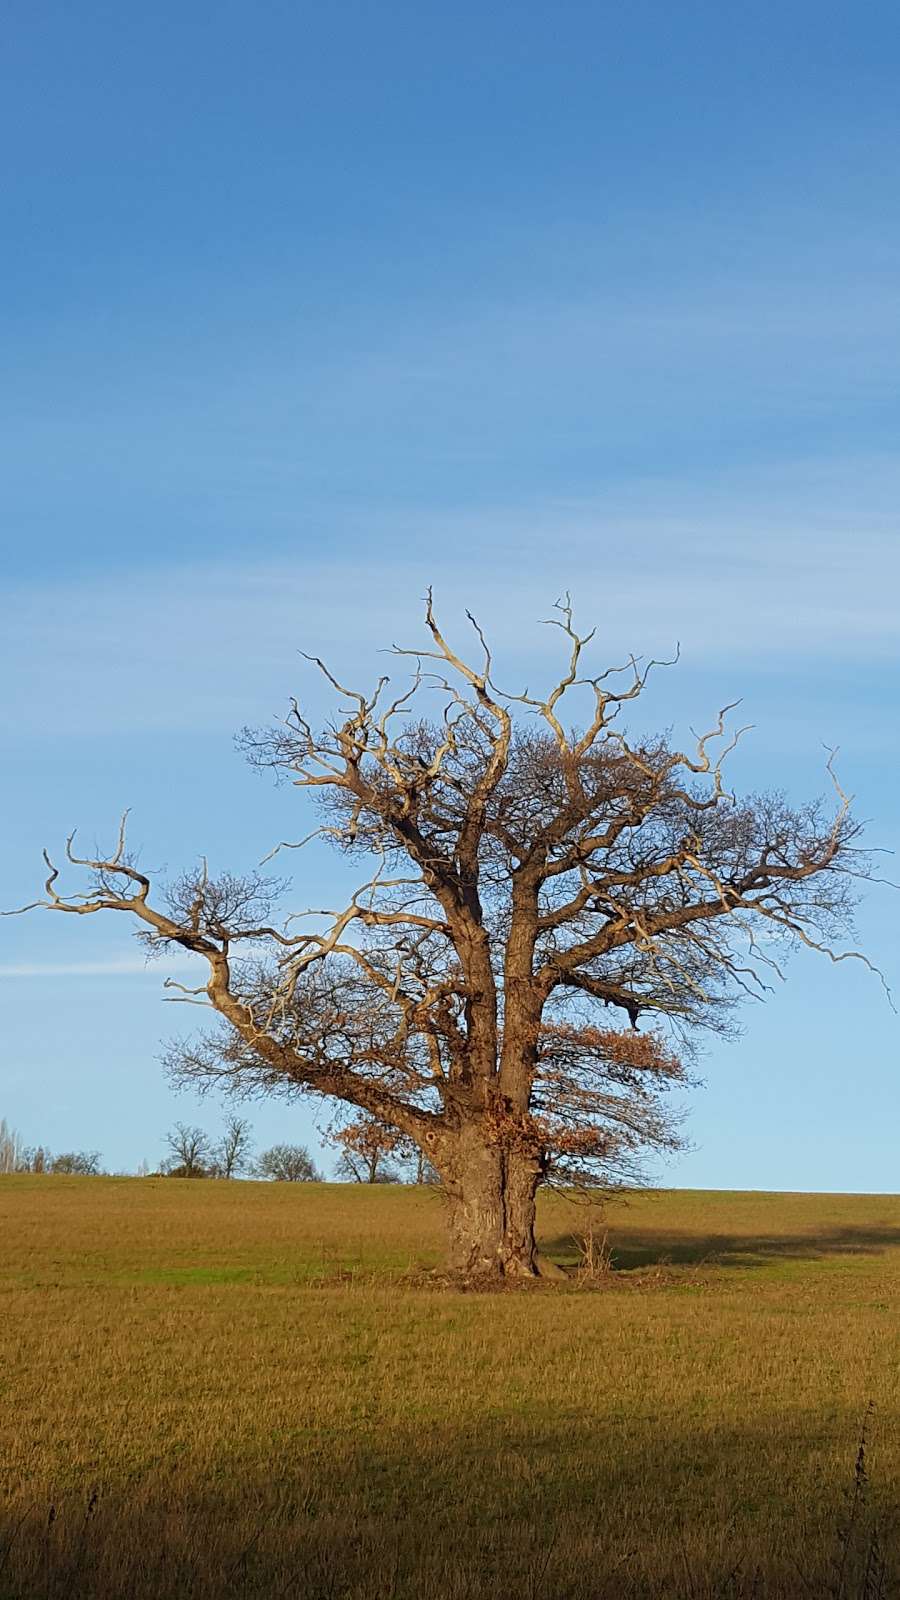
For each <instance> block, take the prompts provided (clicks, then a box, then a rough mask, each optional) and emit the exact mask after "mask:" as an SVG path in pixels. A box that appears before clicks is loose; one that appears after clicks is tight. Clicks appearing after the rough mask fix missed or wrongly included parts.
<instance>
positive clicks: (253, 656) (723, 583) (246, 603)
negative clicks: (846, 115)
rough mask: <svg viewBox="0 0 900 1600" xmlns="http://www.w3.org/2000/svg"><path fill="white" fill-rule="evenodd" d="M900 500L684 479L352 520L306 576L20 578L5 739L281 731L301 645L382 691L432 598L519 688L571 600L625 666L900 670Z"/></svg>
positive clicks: (899, 495) (192, 570)
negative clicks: (466, 616)
mask: <svg viewBox="0 0 900 1600" xmlns="http://www.w3.org/2000/svg"><path fill="white" fill-rule="evenodd" d="M863 480H865V484H866V494H865V503H864V504H859V503H857V501H856V500H855V498H854V485H855V484H858V483H859V482H861V481H863ZM898 501H900V469H897V468H896V467H891V466H890V465H888V464H886V463H885V462H883V461H879V462H869V463H868V464H867V465H866V467H865V471H864V470H863V468H862V466H861V465H860V463H858V462H855V463H851V462H847V463H845V464H844V465H843V467H842V466H841V464H840V463H838V464H834V463H829V464H827V465H822V464H817V463H806V464H801V465H799V466H798V467H797V468H796V469H795V471H794V472H793V474H789V473H786V472H785V471H781V472H780V473H778V474H770V475H769V477H768V478H767V479H759V478H757V479H755V480H754V482H753V483H752V484H747V483H744V484H743V485H742V484H740V483H734V482H727V483H726V482H721V483H719V484H718V485H713V486H712V487H710V486H707V487H706V488H705V489H704V492H703V494H702V495H700V494H698V493H696V492H695V493H691V492H689V491H688V489H687V488H685V486H683V485H682V486H681V487H680V488H679V486H678V485H675V484H672V483H668V484H666V483H662V484H657V485H656V486H653V487H650V488H648V487H647V485H646V484H644V485H643V486H636V487H635V488H634V489H633V490H632V491H629V490H628V488H627V487H624V488H623V487H620V488H619V489H618V490H617V491H616V492H614V493H613V492H611V493H610V494H609V495H608V496H607V497H605V498H604V499H602V500H600V499H595V500H592V501H590V502H587V501H574V500H573V501H555V502H553V503H548V504H546V505H544V506H543V507H531V508H529V509H527V510H522V509H521V508H517V507H508V508H495V509H494V510H492V511H487V510H484V509H480V510H477V509H476V510H472V511H471V512H457V513H455V514H450V513H447V514H443V515H439V514H434V513H433V514H431V515H430V516H427V517H423V518H422V519H413V518H412V517H411V516H410V515H409V513H405V514H404V515H403V516H402V517H392V516H388V514H387V513H385V512H382V513H381V514H371V515H367V516H363V515H362V514H360V515H359V516H356V517H354V516H352V515H349V514H345V515H344V516H343V517H342V519H341V521H340V523H334V524H333V525H332V526H331V527H323V529H322V536H321V539H320V540H319V541H318V546H319V548H320V549H325V550H328V549H332V548H333V549H335V550H336V552H337V553H336V555H335V556H333V557H331V556H318V557H317V556H316V555H311V556H307V558H306V559H305V560H303V561H301V562H299V563H296V564H295V563H290V564H289V563H287V562H286V561H281V560H278V561H260V562H248V563H246V564H243V565H238V564H232V565H230V566H224V565H221V564H218V565H215V566H214V565H209V566H201V565H195V566H191V567H187V566H186V567H174V566H172V567H168V568H166V569H164V570H159V571H156V572H149V573H144V574H142V575H140V577H135V576H133V575H123V576H111V577H108V578H94V579H90V580H84V581H81V582H76V581H73V582H71V583H64V582H58V583H44V584H29V585H26V584H20V585H18V586H16V587H14V588H11V589H10V590H9V591H8V594H7V600H6V605H5V610H6V615H7V621H6V623H5V627H4V634H3V639H2V641H0V682H2V683H4V684H5V685H8V686H11V685H12V684H13V683H15V686H16V687H15V692H10V691H9V690H8V692H7V693H6V695H4V696H3V697H2V702H0V724H2V725H3V726H5V727H6V728H7V729H18V730H21V731H27V730H29V729H30V728H32V727H33V726H35V725H36V723H37V722H40V723H41V724H45V723H46V719H47V717H48V716H50V717H52V721H53V725H54V726H55V727H56V728H57V729H61V730H64V731H67V732H87V733H105V732H117V731H122V732H139V731H143V730H158V731H167V732H171V731H178V730H198V729H210V730H212V729H215V730H219V729H233V728H234V727H235V726H239V725H240V724H241V722H242V721H245V720H250V721H256V720H259V719H260V718H262V719H265V718H266V717H267V716H268V715H270V714H271V713H273V712H275V711H277V709H278V708H279V707H281V706H283V705H284V703H285V700H286V697H287V695H288V694H289V693H291V692H292V691H293V690H294V689H295V688H296V687H297V682H298V680H299V679H300V678H301V674H302V673H303V671H304V666H303V663H302V662H300V661H299V659H298V654H297V652H298V650H299V649H300V648H301V647H305V648H311V649H315V650H316V651H317V652H320V653H322V654H323V655H328V656H329V657H330V658H331V659H332V660H335V661H339V662H340V663H341V665H342V670H348V671H355V670H356V669H357V668H358V669H359V671H360V674H361V675H362V677H363V678H365V679H366V680H367V679H368V677H369V676H371V674H372V672H373V670H374V671H377V670H380V667H381V665H383V658H381V663H379V657H378V655H377V651H378V650H380V649H383V648H384V646H385V645H386V644H389V643H390V641H391V640H392V639H397V638H401V639H402V640H403V642H404V643H411V642H415V639H416V638H417V637H418V636H419V633H420V619H419V616H418V602H419V599H420V596H421V595H422V593H423V590H424V588H425V585H426V584H427V583H428V582H433V583H434V584H435V587H436V592H437V594H438V596H439V599H440V603H441V608H442V614H443V615H444V616H445V617H447V618H448V619H452V618H453V617H454V615H456V616H458V617H460V618H461V617H462V614H463V608H464V607H466V606H470V607H472V609H473V610H475V611H476V612H477V613H478V614H479V615H480V616H481V617H482V618H483V619H484V621H485V622H486V623H487V624H488V626H489V629H490V632H491V635H492V639H493V641H494V642H495V644H496V646H497V650H498V653H499V657H502V658H503V662H504V663H506V664H508V666H509V668H510V670H511V671H512V672H513V673H514V674H518V673H519V672H520V671H521V670H523V669H525V670H528V669H529V666H530V664H531V663H534V664H535V666H536V668H537V670H542V659H543V660H546V658H547V655H548V654H549V652H550V651H551V650H552V649H553V647H554V644H555V643H556V641H555V640H554V638H553V636H552V634H551V633H550V632H549V631H548V630H543V631H542V630H540V629H535V628H533V627H532V626H530V624H531V622H532V620H533V619H534V620H536V619H538V618H540V617H543V616H546V614H547V611H548V608H549V606H550V605H551V604H552V602H553V600H554V598H555V597H556V595H557V594H558V592H559V591H560V589H564V588H567V587H568V588H571V590H572V592H573V595H574V596H575V598H576V600H577V605H578V611H579V615H580V616H581V618H583V619H585V620H589V622H590V623H594V622H596V623H597V624H598V636H599V638H600V640H601V641H602V648H603V650H604V652H606V651H610V652H615V653H622V652H624V653H625V654H626V655H627V654H628V652H630V651H631V650H634V651H636V652H637V653H643V652H650V653H657V654H665V653H667V651H669V650H670V649H671V647H672V645H673V644H674V642H675V640H676V639H680V641H681V644H682V648H683V651H684V654H685V657H686V658H687V659H688V660H690V661H692V662H694V663H695V664H696V663H700V662H708V661H711V660H714V661H720V662H721V661H723V660H736V661H739V662H744V663H746V662H747V661H748V659H749V660H750V661H751V662H754V663H757V664H759V665H761V666H766V665H767V664H768V665H772V664H773V663H774V662H775V661H776V660H783V661H784V662H785V664H786V665H788V664H790V663H791V662H797V661H800V660H803V661H806V662H810V661H814V660H816V659H820V660H828V661H834V660H844V661H847V662H853V661H857V662H865V661H877V660H884V659H886V658H890V657H892V656H896V655H898V654H900V629H898V616H897V607H896V598H895V597H896V594H897V592H898V588H900V526H898V517H897V515H896V513H895V511H894V509H893V507H894V506H896V504H897V503H898ZM306 547H307V549H312V547H313V541H312V540H311V539H310V538H307V539H306ZM486 550H489V551H490V560H489V561H485V559H484V552H485V551H486ZM342 552H346V553H342ZM526 632H527V643H526Z"/></svg>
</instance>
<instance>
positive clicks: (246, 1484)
mask: <svg viewBox="0 0 900 1600" xmlns="http://www.w3.org/2000/svg"><path fill="white" fill-rule="evenodd" d="M440 1208H441V1201H440V1197H439V1195H438V1194H437V1193H435V1192H434V1191H430V1190H416V1189H410V1188H394V1187H389V1186H385V1187H381V1186H377V1187H374V1188H368V1187H362V1186H356V1185H342V1186H338V1185H327V1184H323V1185H306V1184H303V1185H288V1184H277V1185H264V1184H256V1183H252V1184H251V1183H232V1184H229V1183H222V1182H219V1183H217V1182H189V1181H179V1180H173V1179H167V1180H165V1179H128V1178H122V1179H118V1178H108V1179H104V1178H84V1179H81V1178H54V1177H46V1176H44V1177H30V1176H23V1177H13V1178H10V1177H5V1178H0V1244H2V1251H0V1413H2V1432H0V1437H2V1441H3V1449H2V1451H0V1600H13V1597H15V1600H20V1597H21V1600H32V1597H35V1600H36V1597H38V1596H40V1597H41V1600H61V1597H62V1596H76V1597H77V1596H79V1595H82V1594H83V1595H85V1596H94V1597H96V1600H107V1597H112V1596H120V1595H121V1596H122V1597H123V1600H124V1597H125V1596H126V1595H127V1596H130V1597H133V1600H149V1597H151V1596H153V1597H154V1600H170V1597H175V1596H181V1595H191V1596H194V1597H197V1600H212V1597H219V1596H223V1597H231V1596H238V1595H240V1596H250V1597H256V1596H260V1597H261V1596H273V1597H275V1596H284V1597H285V1600H287V1597H288V1596H297V1597H304V1600H307V1597H311V1600H343V1597H347V1600H350V1597H353V1600H481V1597H482V1596H491V1600H505V1597H506V1596H509V1597H512V1596H514V1595H515V1596H517V1597H519V1596H526V1597H530V1600H538V1597H540V1600H563V1597H568V1600H588V1597H594V1596H596V1597H602V1596H643V1595H647V1596H653V1595H671V1596H676V1595H677V1596H691V1597H693V1600H700V1597H704V1596H712V1595H743V1594H745V1595H748V1596H749V1595H750V1594H756V1595H760V1596H763V1595H784V1596H788V1595H790V1596H795V1595H796V1596H799V1595H802V1594H805V1593H812V1594H815V1595H825V1594H832V1595H838V1594H841V1595H842V1596H847V1597H849V1596H851V1595H856V1594H862V1593H863V1592H868V1593H871V1594H872V1595H877V1594H880V1593H887V1592H888V1590H887V1588H881V1589H879V1588H876V1587H870V1589H869V1590H868V1591H864V1589H863V1587H862V1585H863V1581H864V1577H863V1569H864V1567H865V1564H866V1562H868V1564H869V1568H870V1574H871V1573H874V1577H873V1578H872V1582H873V1583H874V1582H876V1581H878V1582H880V1581H881V1580H880V1579H878V1562H879V1561H880V1560H881V1559H882V1556H881V1553H880V1552H883V1553H884V1555H885V1556H886V1558H887V1561H888V1563H889V1564H890V1565H893V1566H894V1567H895V1568H896V1567H898V1566H900V1562H896V1561H895V1560H894V1552H895V1551H896V1550H897V1549H898V1548H900V1543H898V1539H900V1527H898V1521H897V1512H896V1484H897V1482H898V1480H900V1386H898V1378H897V1374H898V1372H900V1317H898V1308H900V1293H898V1291H900V1199H898V1198H897V1197H893V1196H860V1195H845V1196H838V1195H796V1194H739V1193H734V1194H725V1193H703V1192H668V1193H666V1192H658V1193H652V1194H646V1195H640V1196H635V1197H632V1198H631V1199H630V1200H629V1201H628V1202H627V1203H623V1202H617V1203H616V1204H615V1205H614V1206H611V1207H610V1208H608V1212H607V1215H606V1218H605V1220H603V1221H600V1220H598V1219H594V1222H593V1227H594V1238H595V1242H597V1241H600V1240H602V1237H603V1234H604V1232H605V1231H606V1230H608V1241H607V1243H608V1248H609V1249H610V1250H611V1252H612V1270H610V1271H607V1272H602V1271H601V1272H600V1274H599V1275H598V1276H597V1277H595V1278H594V1279H593V1280H585V1279H583V1278H578V1277H573V1279H572V1281H571V1283H570V1284H564V1285H562V1286H561V1287H559V1286H556V1285H554V1286H538V1287H536V1288H524V1289H520V1290H516V1291H514V1292H509V1293H506V1294H496V1295H478V1294H469V1295H460V1294H457V1293H455V1292H452V1291H449V1290H448V1289H446V1288H445V1287H442V1286H441V1284H440V1279H439V1278H436V1279H435V1280H434V1281H433V1282H432V1281H429V1279H428V1275H427V1274H428V1269H429V1268H432V1267H434V1266H435V1265H436V1264H437V1263H439V1261H440V1256H441V1209H440ZM589 1220H590V1219H589V1217H588V1214H587V1213H586V1212H585V1210H584V1208H583V1207H581V1206H576V1205H573V1204H572V1203H571V1202H568V1201H565V1200H563V1199H561V1198H558V1197H554V1196H549V1197H546V1198H545V1204H544V1205H543V1207H542V1210H541V1217H540V1231H541V1234H542V1237H543V1240H544V1248H545V1249H547V1250H548V1252H549V1253H550V1254H551V1255H552V1256H554V1257H555V1258H556V1259H557V1260H559V1261H561V1262H563V1263H568V1264H570V1265H572V1266H573V1267H574V1266H575V1265H576V1263H577V1260H578V1246H577V1244H576V1242H575V1241H574V1239H573V1234H578V1235H583V1234H584V1233H585V1231H586V1230H587V1228H588V1225H589ZM600 1254H601V1256H602V1254H603V1252H602V1251H601V1252H600ZM869 1402H872V1403H873V1405H874V1410H873V1411H872V1413H871V1415H870V1417H869V1421H868V1424H867V1442H866V1447H865V1451H864V1455H863V1461H862V1473H861V1474H857V1476H856V1477H855V1476H854V1464H855V1461H856V1458H857V1449H858V1443H859V1437H860V1428H861V1424H862V1420H863V1417H864V1414H865V1412H866V1409H867V1407H868V1405H869ZM865 1480H867V1481H865ZM51 1508H52V1515H51ZM873 1530H876V1531H875V1533H874V1541H873ZM845 1550H846V1552H847V1554H846V1557H845V1555H844V1552H845ZM842 1561H843V1562H844V1566H843V1570H842V1568H841V1562H842ZM873 1561H874V1566H873ZM840 1585H843V1587H842V1588H841V1587H839V1586H840Z"/></svg>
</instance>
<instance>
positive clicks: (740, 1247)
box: [541, 1223, 900, 1272]
mask: <svg viewBox="0 0 900 1600" xmlns="http://www.w3.org/2000/svg"><path fill="white" fill-rule="evenodd" d="M596 1231H597V1229H596V1227H595V1233H596ZM577 1232H578V1230H577V1227H576V1228H573V1230H572V1232H571V1233H569V1234H559V1235H557V1236H556V1237H555V1238H552V1239H549V1240H548V1239H544V1240H542V1241H541V1248H542V1249H543V1250H544V1251H545V1253H546V1254H548V1255H550V1256H551V1257H552V1258H553V1259H554V1260H558V1261H565V1260H567V1259H574V1258H575V1257H576V1256H577V1253H578V1247H577ZM608 1245H609V1251H610V1266H611V1268H612V1270H613V1271H614V1272H634V1271H637V1270H639V1269H641V1268H647V1267H655V1266H685V1267H688V1266H699V1265H700V1264H701V1263H707V1264H709V1265H715V1266H721V1267H761V1266H765V1265H767V1264H769V1263H771V1262H773V1261H820V1260H823V1259H825V1258H826V1257H829V1256H880V1255H883V1254H884V1253H885V1251H886V1250H891V1249H897V1248H900V1225H898V1224H893V1223H867V1224H864V1225H860V1226H854V1225H852V1224H847V1225H844V1226H842V1227H832V1228H817V1229H810V1230H809V1231H808V1232H804V1233H795V1234H781V1233H772V1234H766V1233H749V1234H736V1233H689V1232H687V1231H685V1230H683V1229H668V1228H626V1229H622V1230H621V1231H619V1230H617V1229H616V1227H615V1226H614V1225H613V1226H611V1227H609V1229H608Z"/></svg>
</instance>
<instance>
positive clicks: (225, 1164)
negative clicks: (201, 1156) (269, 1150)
mask: <svg viewBox="0 0 900 1600" xmlns="http://www.w3.org/2000/svg"><path fill="white" fill-rule="evenodd" d="M252 1149H253V1133H252V1129H251V1127H250V1124H249V1122H248V1121H247V1120H246V1118H245V1117H231V1118H229V1120H228V1122H227V1123H226V1125H225V1132H224V1133H223V1134H221V1136H220V1137H219V1139H218V1140H217V1142H216V1143H215V1144H214V1145H213V1147H212V1150H211V1167H212V1171H213V1173H214V1174H215V1176H216V1177H217V1178H234V1177H236V1176H237V1174H238V1173H239V1172H246V1170H247V1168H248V1167H249V1166H250V1159H251V1157H250V1153H251V1150H252Z"/></svg>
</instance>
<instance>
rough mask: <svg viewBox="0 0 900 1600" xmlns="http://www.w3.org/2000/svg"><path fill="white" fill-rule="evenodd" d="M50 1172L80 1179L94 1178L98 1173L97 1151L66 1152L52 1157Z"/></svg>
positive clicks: (98, 1154)
mask: <svg viewBox="0 0 900 1600" xmlns="http://www.w3.org/2000/svg"><path fill="white" fill-rule="evenodd" d="M50 1171H51V1172H56V1173H60V1172H61V1173H66V1174H68V1175H70V1176H74V1177H80V1178H95V1177H97V1175H98V1173H99V1171H100V1151H99V1150H66V1151H64V1152H63V1153H62V1155H58V1156H54V1157H53V1160H52V1161H51V1162H50Z"/></svg>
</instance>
